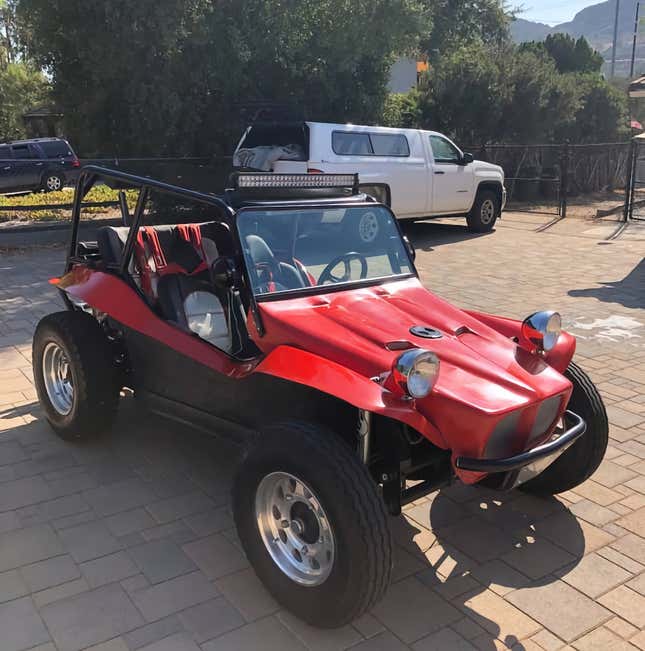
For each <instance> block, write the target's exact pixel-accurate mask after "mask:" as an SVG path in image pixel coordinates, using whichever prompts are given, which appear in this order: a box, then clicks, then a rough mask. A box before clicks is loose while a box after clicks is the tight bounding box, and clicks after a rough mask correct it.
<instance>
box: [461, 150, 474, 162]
mask: <svg viewBox="0 0 645 651" xmlns="http://www.w3.org/2000/svg"><path fill="white" fill-rule="evenodd" d="M474 160H475V157H474V156H473V155H472V154H471V153H468V152H466V153H464V155H463V156H462V157H461V164H462V165H470V164H471V163H472V162H473V161H474Z"/></svg>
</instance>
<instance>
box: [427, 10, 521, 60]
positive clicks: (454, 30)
mask: <svg viewBox="0 0 645 651" xmlns="http://www.w3.org/2000/svg"><path fill="white" fill-rule="evenodd" d="M426 2H427V4H428V6H429V8H430V10H431V13H432V29H431V30H430V32H429V34H428V36H427V37H426V38H425V39H423V41H422V44H421V45H422V49H423V50H424V51H425V52H426V53H427V54H428V55H429V56H430V59H431V60H436V59H437V58H439V57H440V56H444V55H446V54H448V53H449V52H450V51H451V50H455V49H458V48H460V47H463V46H464V45H469V44H471V43H474V42H479V43H483V44H486V45H496V46H499V45H502V44H503V43H505V42H507V41H508V40H509V32H508V27H509V24H510V21H511V16H512V12H509V11H507V9H506V7H505V3H504V2H503V1H502V0H426Z"/></svg>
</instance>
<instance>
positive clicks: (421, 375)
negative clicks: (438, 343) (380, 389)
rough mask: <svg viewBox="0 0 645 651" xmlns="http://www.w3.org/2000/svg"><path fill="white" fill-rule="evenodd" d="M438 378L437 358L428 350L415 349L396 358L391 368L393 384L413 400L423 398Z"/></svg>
mask: <svg viewBox="0 0 645 651" xmlns="http://www.w3.org/2000/svg"><path fill="white" fill-rule="evenodd" d="M438 376H439V358H438V357H437V356H436V355H435V354H434V353H433V352H430V351H429V350H422V349H421V348H415V349H414V350H408V351H406V352H405V353H403V355H401V356H400V357H398V358H397V360H396V361H395V362H394V365H393V367H392V378H393V380H394V382H395V384H396V385H397V386H398V387H400V388H401V389H402V390H403V391H405V392H406V393H407V394H408V395H410V396H412V397H413V398H425V397H426V396H427V395H428V394H429V393H430V391H432V387H433V386H434V385H435V383H436V381H437V377H438Z"/></svg>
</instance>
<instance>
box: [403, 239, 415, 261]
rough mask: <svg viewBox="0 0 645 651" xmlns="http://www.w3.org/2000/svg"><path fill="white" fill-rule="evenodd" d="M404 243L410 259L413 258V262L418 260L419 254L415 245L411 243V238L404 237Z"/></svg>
mask: <svg viewBox="0 0 645 651" xmlns="http://www.w3.org/2000/svg"><path fill="white" fill-rule="evenodd" d="M403 243H404V244H405V248H406V249H407V250H408V253H409V254H410V257H411V258H412V261H413V262H414V260H416V259H417V252H416V249H415V248H414V244H412V242H410V238H409V237H408V236H407V235H404V236H403Z"/></svg>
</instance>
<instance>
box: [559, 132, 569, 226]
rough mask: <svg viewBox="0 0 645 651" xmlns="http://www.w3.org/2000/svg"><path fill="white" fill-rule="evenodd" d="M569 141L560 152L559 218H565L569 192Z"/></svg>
mask: <svg viewBox="0 0 645 651" xmlns="http://www.w3.org/2000/svg"><path fill="white" fill-rule="evenodd" d="M569 156H570V147H569V141H567V142H565V143H564V145H563V147H562V149H561V150H560V218H561V219H564V218H565V217H566V216H567V195H568V192H569Z"/></svg>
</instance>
